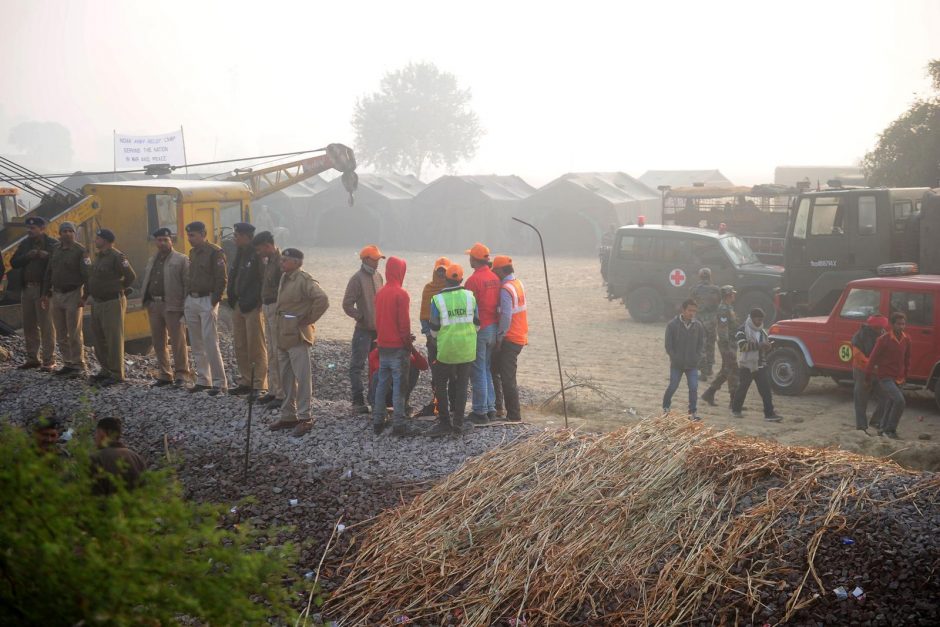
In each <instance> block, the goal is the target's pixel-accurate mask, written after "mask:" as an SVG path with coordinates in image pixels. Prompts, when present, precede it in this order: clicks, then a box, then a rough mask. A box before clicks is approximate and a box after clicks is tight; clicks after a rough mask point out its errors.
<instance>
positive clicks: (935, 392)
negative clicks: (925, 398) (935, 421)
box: [933, 377, 940, 409]
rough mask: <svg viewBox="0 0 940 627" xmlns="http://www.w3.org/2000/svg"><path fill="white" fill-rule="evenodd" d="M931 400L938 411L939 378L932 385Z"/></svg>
mask: <svg viewBox="0 0 940 627" xmlns="http://www.w3.org/2000/svg"><path fill="white" fill-rule="evenodd" d="M933 400H934V401H935V402H936V403H937V409H940V377H937V380H936V381H935V382H934V384H933Z"/></svg>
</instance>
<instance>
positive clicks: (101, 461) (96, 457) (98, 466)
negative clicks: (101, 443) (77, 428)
mask: <svg viewBox="0 0 940 627" xmlns="http://www.w3.org/2000/svg"><path fill="white" fill-rule="evenodd" d="M90 459H91V467H92V471H93V472H95V473H96V474H97V475H98V478H97V480H96V481H95V483H94V485H93V486H92V492H93V493H94V494H113V493H114V492H115V489H114V486H113V484H112V482H111V480H110V478H109V477H107V476H104V473H107V474H110V475H115V476H118V477H121V479H123V480H124V485H125V486H126V487H127V489H128V490H131V489H133V488H135V487H137V484H138V483H139V482H140V475H141V473H143V472H144V470H146V469H147V464H146V463H145V462H144V460H143V459H142V458H141V457H140V455H138V454H137V453H136V452H135V451H133V450H132V449H129V448H127V446H125V445H124V443H123V442H120V441H119V442H112V443H111V444H109V445H108V446H106V447H104V448H101V449H98V450H97V451H95V452H94V453H92V454H91V458H90Z"/></svg>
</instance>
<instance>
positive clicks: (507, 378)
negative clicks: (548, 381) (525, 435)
mask: <svg viewBox="0 0 940 627" xmlns="http://www.w3.org/2000/svg"><path fill="white" fill-rule="evenodd" d="M493 272H494V273H496V276H498V277H499V281H500V290H499V322H498V323H497V324H498V326H497V328H496V351H495V354H494V361H496V362H498V366H497V370H498V371H499V379H500V381H501V383H502V388H503V400H504V402H505V406H506V420H507V421H510V422H519V421H521V420H522V411H521V409H520V406H519V387H518V385H517V384H516V370H517V366H518V361H519V353H521V352H522V348H523V347H524V346H525V345H526V344H528V343H529V321H528V314H527V312H526V310H527V305H526V302H527V301H526V297H525V288H523V286H522V281H520V280H519V279H517V278H516V275H515V269H514V268H513V266H512V258H511V257H507V256H506V255H497V256H496V257H495V258H494V259H493Z"/></svg>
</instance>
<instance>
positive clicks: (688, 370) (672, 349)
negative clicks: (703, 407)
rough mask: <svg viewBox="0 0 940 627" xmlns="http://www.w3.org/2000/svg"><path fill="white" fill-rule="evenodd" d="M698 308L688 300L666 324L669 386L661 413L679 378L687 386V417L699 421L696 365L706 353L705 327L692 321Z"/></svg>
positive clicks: (666, 409)
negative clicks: (683, 380)
mask: <svg viewBox="0 0 940 627" xmlns="http://www.w3.org/2000/svg"><path fill="white" fill-rule="evenodd" d="M697 311H698V305H696V303H695V301H694V300H692V299H691V298H689V299H687V300H686V301H685V302H684V303H682V312H681V313H680V314H679V315H678V316H676V317H675V318H673V319H672V320H670V321H669V324H667V325H666V353H667V354H668V355H669V387H667V388H666V393H665V394H664V395H663V411H669V408H670V407H671V406H672V395H673V394H675V393H676V390H677V389H679V382H680V381H682V375H685V380H686V383H687V384H688V386H689V417H690V418H691V419H692V420H694V421H698V420H701V418H699V415H698V365H699V362H700V361H701V360H702V357H703V355H704V354H705V327H704V326H703V325H702V323H701V322H699V321H698V320H696V319H695V314H696V312H697Z"/></svg>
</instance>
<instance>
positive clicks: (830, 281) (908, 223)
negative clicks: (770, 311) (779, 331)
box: [778, 187, 940, 317]
mask: <svg viewBox="0 0 940 627" xmlns="http://www.w3.org/2000/svg"><path fill="white" fill-rule="evenodd" d="M938 241H940V196H938V195H937V193H936V192H935V191H931V190H929V189H927V188H924V187H915V188H904V189H888V188H852V189H828V190H823V191H815V192H804V193H801V194H800V195H799V196H798V197H797V198H796V200H795V202H794V206H793V209H792V210H791V212H790V218H789V224H788V226H787V237H786V244H785V249H784V267H785V268H786V273H785V274H784V277H783V287H782V289H781V292H780V294H779V300H778V307H779V309H780V310H781V311H782V312H783V313H784V314H785V315H786V316H787V317H801V316H820V315H826V314H828V313H829V312H830V311H831V310H832V307H833V305H835V303H836V301H837V300H838V299H839V296H840V295H841V294H842V289H843V288H844V287H845V285H846V283H848V282H849V281H853V280H855V279H862V278H867V277H873V276H876V274H877V268H878V267H879V266H881V265H883V264H891V263H904V262H911V263H916V264H917V265H918V267H919V271H920V272H922V273H925V274H940V253H938V252H937V250H938V247H937V245H936V243H937V242H938Z"/></svg>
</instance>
